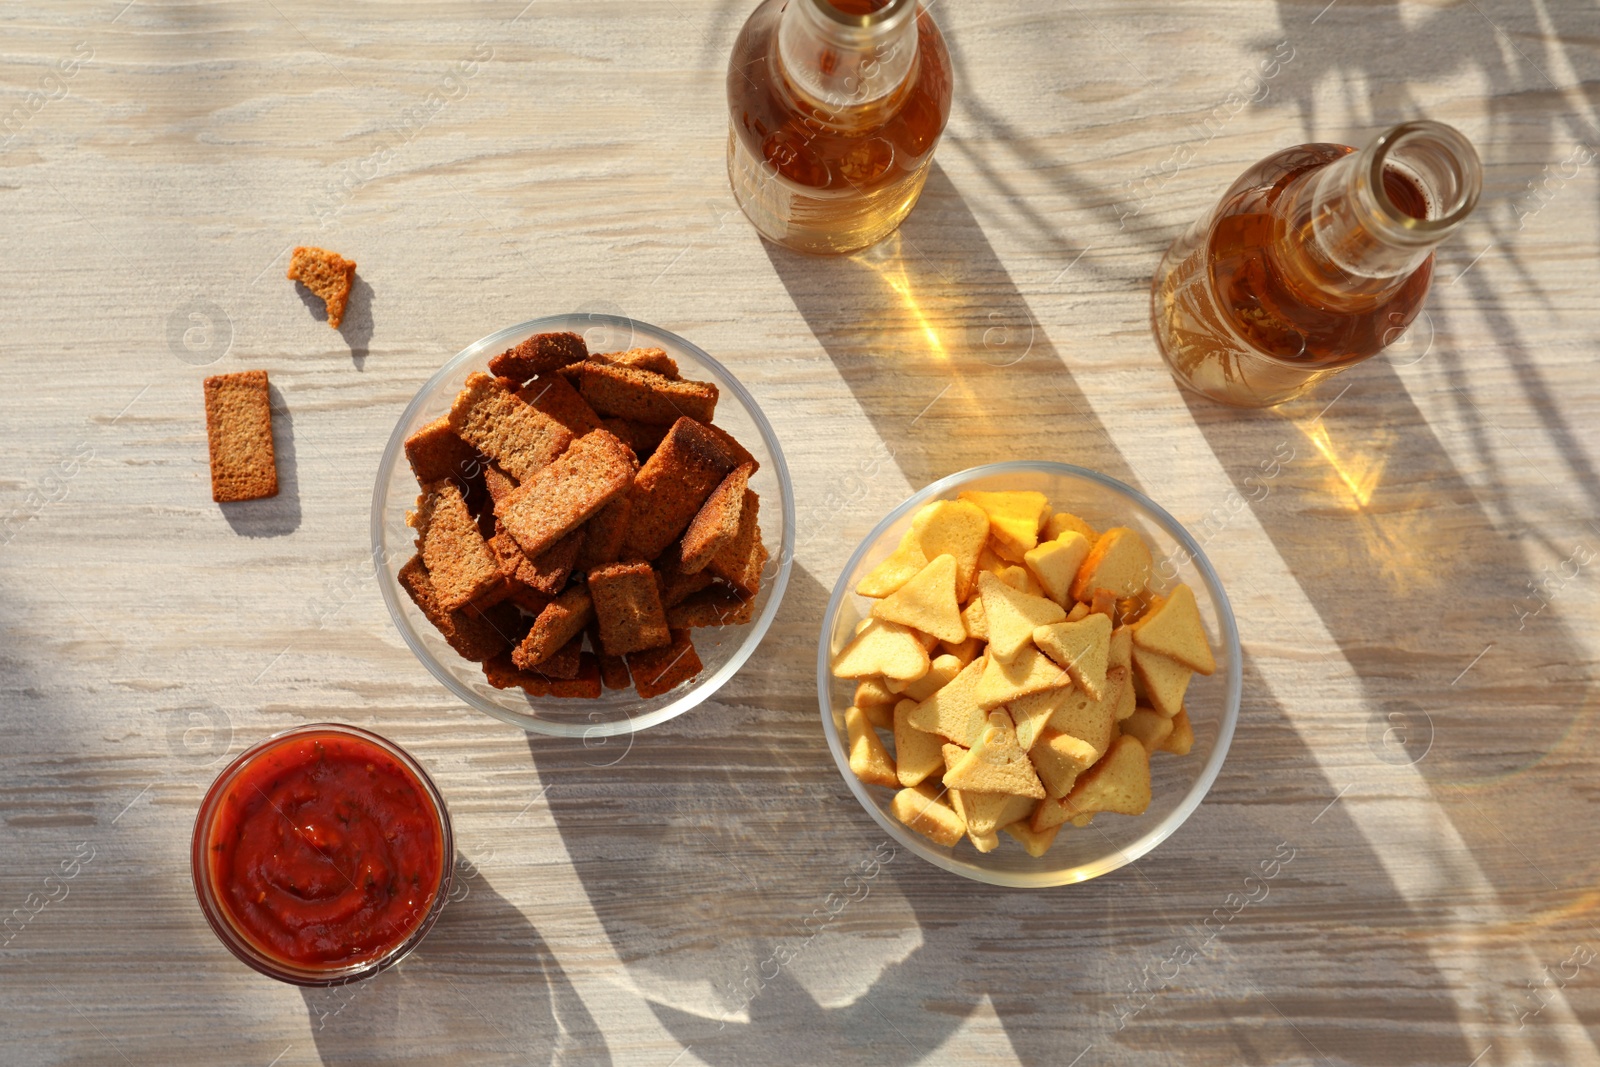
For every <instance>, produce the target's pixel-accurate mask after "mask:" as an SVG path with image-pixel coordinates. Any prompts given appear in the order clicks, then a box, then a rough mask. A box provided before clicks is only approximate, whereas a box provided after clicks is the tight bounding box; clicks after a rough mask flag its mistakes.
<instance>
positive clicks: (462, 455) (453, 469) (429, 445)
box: [406, 415, 514, 485]
mask: <svg viewBox="0 0 1600 1067" xmlns="http://www.w3.org/2000/svg"><path fill="white" fill-rule="evenodd" d="M406 459H407V460H408V461H409V462H410V464H411V472H412V473H413V474H415V475H416V476H417V484H418V485H427V484H428V483H429V482H436V481H438V480H439V479H440V478H461V479H466V478H470V477H472V475H473V473H474V472H475V471H476V469H477V467H478V466H479V462H478V450H477V449H475V448H473V447H472V446H471V445H469V444H467V443H466V442H465V441H463V440H462V439H461V438H459V437H457V436H456V435H455V432H454V431H453V430H451V429H450V420H449V418H448V417H446V416H443V415H441V416H439V417H438V418H437V419H434V420H433V421H432V422H430V423H428V425H426V426H424V427H423V428H422V429H420V430H418V431H417V432H416V433H414V434H412V435H411V436H410V437H407V438H406ZM513 484H514V483H513Z"/></svg>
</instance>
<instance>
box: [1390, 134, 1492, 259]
mask: <svg viewBox="0 0 1600 1067" xmlns="http://www.w3.org/2000/svg"><path fill="white" fill-rule="evenodd" d="M1367 151H1368V152H1369V153H1370V157H1371V158H1370V159H1369V160H1368V163H1367V168H1366V174H1365V175H1364V178H1365V181H1364V182H1363V184H1364V185H1365V186H1366V188H1367V190H1368V192H1370V194H1371V196H1372V199H1373V201H1374V203H1375V204H1376V206H1377V209H1378V215H1379V217H1380V218H1381V219H1382V221H1383V222H1384V224H1385V229H1387V230H1389V231H1390V234H1391V236H1393V237H1395V238H1398V239H1400V240H1409V241H1414V242H1417V243H1433V242H1436V241H1438V240H1439V238H1440V235H1441V234H1442V233H1445V232H1447V231H1449V230H1452V229H1454V228H1455V227H1456V226H1458V225H1460V224H1461V222H1462V220H1464V219H1465V218H1466V217H1467V216H1468V215H1470V214H1472V209H1473V208H1474V207H1476V206H1477V203H1478V194H1479V192H1480V191H1481V190H1482V187H1483V166H1482V164H1481V163H1480V162H1479V160H1478V153H1477V151H1476V150H1475V149H1474V148H1473V147H1472V142H1470V141H1468V140H1467V139H1466V138H1465V137H1463V136H1462V135H1461V133H1460V132H1459V131H1458V130H1456V129H1455V128H1454V127H1451V126H1446V125H1445V124H1444V123H1442V122H1431V121H1428V120H1419V121H1417V122H1406V123H1402V124H1401V125H1399V126H1396V127H1394V128H1393V129H1392V130H1389V131H1388V132H1386V133H1384V134H1383V136H1381V137H1379V138H1378V139H1377V140H1376V141H1374V142H1373V143H1372V145H1371V146H1370V147H1369V148H1368V149H1367ZM1391 176H1396V177H1398V178H1399V179H1400V180H1401V182H1402V184H1401V185H1400V186H1399V187H1398V188H1404V187H1405V186H1406V185H1410V186H1414V191H1415V192H1416V193H1417V194H1419V195H1420V196H1421V197H1422V199H1423V200H1424V201H1425V204H1424V205H1420V206H1421V207H1422V209H1423V210H1422V214H1420V215H1419V214H1417V213H1416V211H1415V210H1408V207H1410V208H1412V209H1415V208H1418V207H1419V205H1417V204H1410V205H1402V204H1400V203H1397V202H1396V196H1395V193H1394V192H1391V187H1390V181H1389V179H1390V177H1391Z"/></svg>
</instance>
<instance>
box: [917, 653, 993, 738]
mask: <svg viewBox="0 0 1600 1067" xmlns="http://www.w3.org/2000/svg"><path fill="white" fill-rule="evenodd" d="M986 662H987V658H986V657H984V656H979V657H978V658H977V659H975V660H973V661H972V662H971V663H969V664H967V665H966V666H965V667H963V668H961V672H960V673H959V674H957V675H956V676H955V677H954V678H952V679H951V680H950V681H949V682H947V683H946V684H945V685H944V686H943V687H941V688H940V689H939V690H938V692H936V693H934V694H933V695H932V696H930V697H928V698H927V699H926V700H924V701H923V702H922V703H920V704H918V705H917V706H916V708H914V709H912V710H911V711H910V712H909V713H908V715H907V717H906V722H907V723H908V724H909V725H910V726H912V727H914V728H915V729H918V730H922V731H923V732H925V733H929V734H937V735H939V736H940V737H943V738H945V739H946V740H949V741H953V742H955V743H956V744H958V745H960V746H962V747H963V748H971V747H972V746H973V745H975V744H977V743H978V738H979V737H981V736H983V728H984V726H985V725H987V724H988V721H989V720H988V715H987V713H986V712H985V711H984V709H983V708H981V707H979V706H978V702H977V689H978V683H979V681H980V680H981V679H982V678H983V673H984V666H985V663H986Z"/></svg>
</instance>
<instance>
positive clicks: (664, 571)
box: [655, 545, 716, 608]
mask: <svg viewBox="0 0 1600 1067" xmlns="http://www.w3.org/2000/svg"><path fill="white" fill-rule="evenodd" d="M655 566H656V582H657V584H658V585H659V586H660V588H661V603H662V605H663V606H665V607H669V608H670V607H672V605H674V604H677V603H679V602H681V601H682V600H684V599H685V598H686V597H688V596H689V594H690V593H698V592H699V591H700V590H702V589H704V588H705V587H706V586H708V585H710V584H711V583H712V582H714V581H716V578H714V577H713V576H712V575H711V574H709V573H707V572H706V571H703V570H700V571H696V572H695V573H693V574H685V573H684V570H683V564H682V563H681V562H679V560H678V546H677V545H673V546H672V547H671V548H669V549H667V550H666V551H665V552H663V553H661V555H660V556H658V557H657V558H656V564H655Z"/></svg>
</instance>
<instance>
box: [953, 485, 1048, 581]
mask: <svg viewBox="0 0 1600 1067" xmlns="http://www.w3.org/2000/svg"><path fill="white" fill-rule="evenodd" d="M960 496H961V499H962V500H965V501H967V502H968V503H970V504H976V505H977V506H978V507H980V508H982V509H983V510H984V512H985V513H987V514H988V516H989V533H990V536H991V537H993V538H994V540H995V541H997V542H999V543H1000V544H1001V545H1003V546H1004V547H1005V549H1006V550H1007V551H1008V552H1009V553H1010V554H1011V556H1012V562H1014V563H1020V562H1022V559H1023V555H1024V554H1025V553H1026V552H1027V551H1028V549H1030V548H1033V547H1034V546H1035V545H1037V544H1038V543H1039V529H1040V527H1041V526H1043V525H1044V515H1045V510H1046V509H1047V508H1049V506H1050V502H1049V501H1048V500H1046V499H1045V496H1044V494H1043V493H1037V492H1034V491H1032V490H1009V491H1005V492H984V491H981V490H974V489H969V490H966V491H965V492H962V493H961V494H960Z"/></svg>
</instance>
